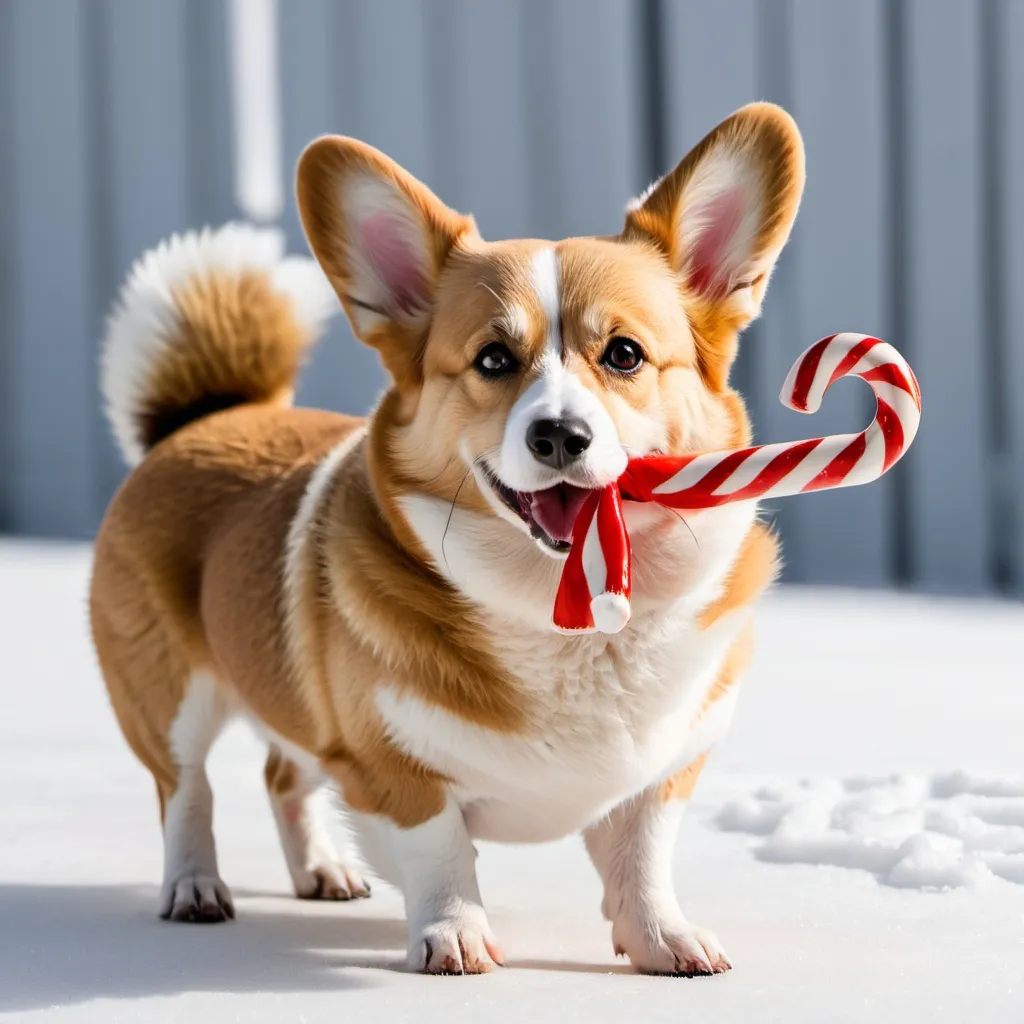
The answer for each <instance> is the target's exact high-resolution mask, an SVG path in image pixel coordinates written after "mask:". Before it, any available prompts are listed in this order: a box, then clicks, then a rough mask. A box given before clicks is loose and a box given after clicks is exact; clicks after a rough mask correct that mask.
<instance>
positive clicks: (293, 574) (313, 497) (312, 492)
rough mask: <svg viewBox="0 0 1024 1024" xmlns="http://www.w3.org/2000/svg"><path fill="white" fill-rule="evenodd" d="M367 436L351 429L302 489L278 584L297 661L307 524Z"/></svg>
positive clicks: (299, 657) (362, 429) (300, 647)
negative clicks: (340, 471)
mask: <svg viewBox="0 0 1024 1024" xmlns="http://www.w3.org/2000/svg"><path fill="white" fill-rule="evenodd" d="M364 437H366V428H365V427H359V428H358V429H356V430H353V431H352V433H351V434H349V435H348V437H346V438H345V439H344V440H342V441H340V442H339V443H338V444H336V445H335V446H334V447H333V448H332V449H331V450H330V451H329V452H328V453H327V454H326V455H325V456H324V458H323V459H322V460H321V462H320V464H319V465H318V466H317V467H316V469H315V470H314V471H313V475H312V476H311V477H310V478H309V482H308V483H307V484H306V490H305V493H304V494H303V495H302V500H301V501H300V502H299V507H298V510H297V511H296V513H295V516H294V518H293V519H292V521H291V524H290V525H289V527H288V538H287V540H286V541H285V548H284V581H283V584H282V588H281V597H282V601H283V610H284V623H285V635H286V636H287V638H288V647H289V650H290V652H291V654H292V657H293V658H294V659H295V660H296V663H297V664H301V663H302V656H303V650H304V647H305V645H304V643H303V636H302V625H301V620H300V617H301V608H300V603H301V596H302V578H303V573H304V571H305V567H306V565H307V563H308V560H307V558H306V542H307V540H308V538H309V531H310V528H311V527H312V526H313V524H314V522H315V521H316V515H317V512H318V511H319V508H320V504H321V502H322V501H323V499H324V497H325V496H326V494H327V492H328V489H329V487H330V485H331V483H332V481H333V480H334V478H335V476H336V474H337V472H338V470H339V469H340V468H341V466H342V463H344V461H345V459H346V458H347V457H348V456H349V455H350V454H351V453H352V452H353V451H354V450H355V448H356V447H357V446H358V445H359V443H360V442H361V441H362V440H363V438H364Z"/></svg>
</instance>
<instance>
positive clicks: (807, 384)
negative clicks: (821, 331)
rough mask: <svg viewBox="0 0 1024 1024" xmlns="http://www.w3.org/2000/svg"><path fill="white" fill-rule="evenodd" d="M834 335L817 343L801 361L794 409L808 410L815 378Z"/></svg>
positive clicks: (794, 388) (797, 373)
mask: <svg viewBox="0 0 1024 1024" xmlns="http://www.w3.org/2000/svg"><path fill="white" fill-rule="evenodd" d="M835 337H836V336H835V335H834V334H833V335H832V336H831V337H829V338H822V339H821V341H818V342H815V343H814V344H813V345H812V346H811V347H810V348H809V349H808V350H807V355H805V356H804V357H803V359H802V360H801V361H800V369H799V370H797V372H796V381H795V382H794V383H793V395H792V404H793V408H794V409H803V410H805V411H806V409H807V396H808V395H809V394H810V393H811V385H813V384H814V377H815V375H816V374H817V372H818V365H819V364H820V363H821V357H822V356H823V355H824V354H825V350H826V349H827V348H828V347H829V345H831V344H832V342H833V340H834V339H835Z"/></svg>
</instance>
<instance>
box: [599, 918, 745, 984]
mask: <svg viewBox="0 0 1024 1024" xmlns="http://www.w3.org/2000/svg"><path fill="white" fill-rule="evenodd" d="M612 943H613V945H614V946H615V952H616V954H618V955H619V956H623V955H624V956H628V957H629V959H630V962H631V963H632V964H633V966H634V967H635V968H636V969H637V970H638V971H641V972H643V973H644V974H680V975H686V976H693V975H698V974H723V973H724V972H725V971H728V970H729V969H730V968H731V967H732V964H731V963H730V962H729V959H728V957H727V956H726V955H725V950H724V949H722V944H721V943H720V942H719V941H718V938H717V936H716V935H715V933H714V932H709V931H707V930H706V929H704V928H698V927H696V926H695V925H692V924H690V923H689V922H688V921H686V920H685V919H679V920H676V921H667V920H659V919H656V918H652V919H640V918H637V919H635V920H634V919H631V918H626V919H623V918H620V919H618V920H616V922H615V924H614V925H613V927H612Z"/></svg>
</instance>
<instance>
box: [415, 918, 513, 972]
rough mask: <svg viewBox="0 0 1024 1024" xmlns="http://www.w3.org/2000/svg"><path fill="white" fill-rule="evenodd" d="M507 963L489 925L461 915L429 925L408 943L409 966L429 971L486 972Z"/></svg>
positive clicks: (417, 969) (416, 969)
mask: <svg viewBox="0 0 1024 1024" xmlns="http://www.w3.org/2000/svg"><path fill="white" fill-rule="evenodd" d="M504 962H505V958H504V954H503V953H502V952H501V948H500V947H499V946H498V944H497V942H496V941H495V940H494V938H493V936H492V935H491V934H490V929H489V928H487V927H486V924H484V925H483V926H481V925H480V924H479V923H478V922H474V921H473V920H472V919H471V918H464V917H462V916H453V917H451V918H443V919H442V920H440V921H435V922H433V923H431V924H429V925H427V926H426V927H425V928H422V929H420V930H419V932H418V934H417V936H416V938H415V939H413V941H412V942H411V943H410V946H409V967H410V968H411V969H412V970H414V971H422V972H424V973H426V974H487V973H488V972H489V971H492V970H494V968H495V967H496V966H501V965H503V964H504Z"/></svg>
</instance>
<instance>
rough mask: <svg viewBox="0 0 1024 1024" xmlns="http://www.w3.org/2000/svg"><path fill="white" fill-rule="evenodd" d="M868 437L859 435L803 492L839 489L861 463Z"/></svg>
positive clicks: (806, 485)
mask: <svg viewBox="0 0 1024 1024" xmlns="http://www.w3.org/2000/svg"><path fill="white" fill-rule="evenodd" d="M867 446H868V441H867V436H866V435H865V434H863V433H861V434H858V435H857V436H856V437H855V438H854V439H853V440H852V441H851V442H850V443H849V444H848V445H847V446H846V447H845V448H844V449H843V450H842V451H841V452H840V453H839V454H838V455H837V456H836V457H835V458H834V459H833V460H832V461H831V462H830V463H829V464H828V465H827V466H826V467H825V468H824V469H823V470H822V471H821V472H820V473H819V474H818V475H817V476H816V477H814V479H812V480H811V481H810V482H809V483H807V484H805V485H804V487H803V488H802V492H806V491H819V490H821V489H822V488H823V487H838V486H839V485H840V484H841V483H842V482H843V481H844V480H845V479H846V477H847V475H848V474H849V472H850V470H851V469H853V467H854V466H856V465H857V463H858V462H860V460H861V458H862V457H863V455H864V452H865V451H866V450H867Z"/></svg>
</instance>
